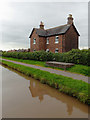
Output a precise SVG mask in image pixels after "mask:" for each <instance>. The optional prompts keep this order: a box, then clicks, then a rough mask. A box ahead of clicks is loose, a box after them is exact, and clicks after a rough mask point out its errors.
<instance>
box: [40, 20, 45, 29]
mask: <svg viewBox="0 0 90 120" xmlns="http://www.w3.org/2000/svg"><path fill="white" fill-rule="evenodd" d="M39 26H40V29H44V24H43V22H42V21H41V22H40V25H39Z"/></svg>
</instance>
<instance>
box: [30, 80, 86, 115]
mask: <svg viewBox="0 0 90 120" xmlns="http://www.w3.org/2000/svg"><path fill="white" fill-rule="evenodd" d="M29 89H30V92H31V94H32V97H38V98H39V100H40V102H41V101H43V100H44V96H45V95H48V96H50V97H53V98H56V100H59V101H60V104H62V103H64V104H66V107H67V112H68V115H71V114H72V112H73V107H75V108H78V109H80V110H81V111H83V112H87V109H86V107H85V106H84V105H82V103H80V102H79V101H78V100H76V99H74V98H72V97H70V96H67V95H65V94H63V93H60V92H59V91H57V90H56V89H54V88H51V87H49V86H48V85H45V84H41V83H40V82H39V81H37V80H35V81H34V80H30V87H29ZM45 97H46V96H45Z"/></svg>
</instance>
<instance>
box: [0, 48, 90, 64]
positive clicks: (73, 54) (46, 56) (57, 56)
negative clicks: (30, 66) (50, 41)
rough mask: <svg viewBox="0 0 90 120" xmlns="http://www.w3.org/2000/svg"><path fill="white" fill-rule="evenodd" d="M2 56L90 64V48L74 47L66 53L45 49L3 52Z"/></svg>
mask: <svg viewBox="0 0 90 120" xmlns="http://www.w3.org/2000/svg"><path fill="white" fill-rule="evenodd" d="M2 56H4V57H12V58H17V59H24V60H37V61H57V62H69V63H75V64H82V65H89V66H90V62H89V58H90V49H89V50H85V49H84V50H79V49H72V50H71V51H69V52H65V53H51V52H45V51H36V52H16V51H15V52H2Z"/></svg>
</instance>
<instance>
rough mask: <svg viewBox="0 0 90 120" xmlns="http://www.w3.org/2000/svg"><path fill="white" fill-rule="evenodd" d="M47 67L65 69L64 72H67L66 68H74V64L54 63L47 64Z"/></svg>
mask: <svg viewBox="0 0 90 120" xmlns="http://www.w3.org/2000/svg"><path fill="white" fill-rule="evenodd" d="M46 65H47V66H51V67H58V68H63V69H64V70H66V68H70V67H72V66H74V64H73V63H63V62H54V61H49V62H46Z"/></svg>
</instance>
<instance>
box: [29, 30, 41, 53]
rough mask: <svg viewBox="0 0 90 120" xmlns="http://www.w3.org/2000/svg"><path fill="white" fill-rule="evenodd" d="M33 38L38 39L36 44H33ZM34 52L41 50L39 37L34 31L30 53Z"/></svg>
mask: <svg viewBox="0 0 90 120" xmlns="http://www.w3.org/2000/svg"><path fill="white" fill-rule="evenodd" d="M33 38H35V39H36V44H33ZM33 50H36V51H38V50H39V37H38V35H37V34H36V31H35V30H34V31H33V34H32V36H31V39H30V52H33Z"/></svg>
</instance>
